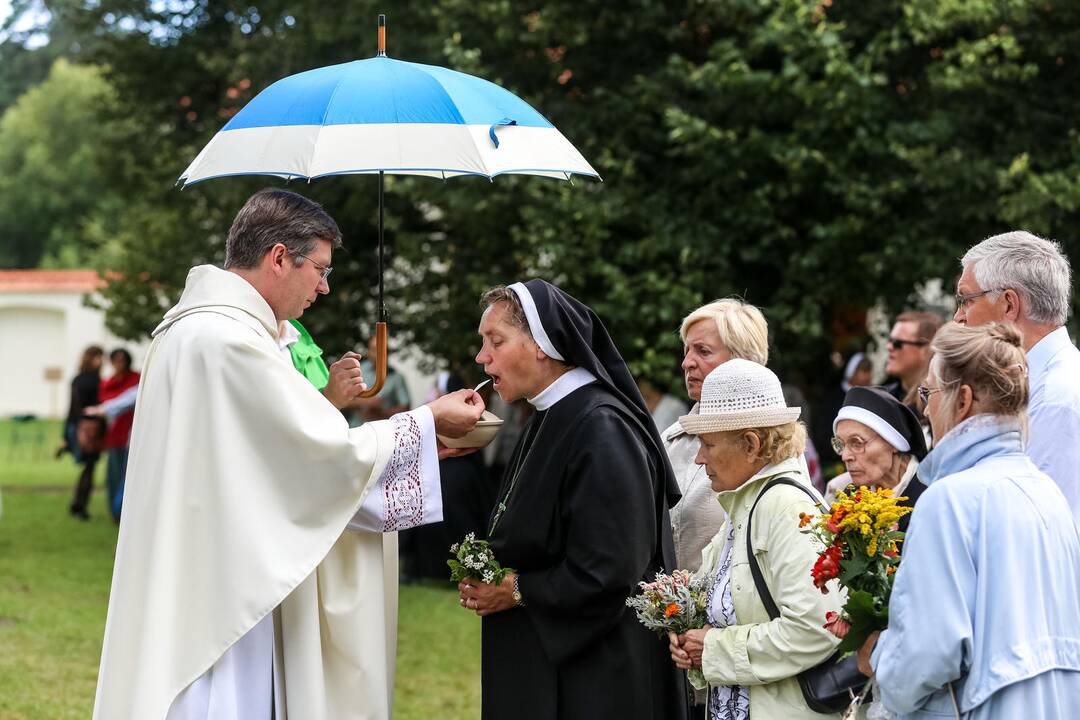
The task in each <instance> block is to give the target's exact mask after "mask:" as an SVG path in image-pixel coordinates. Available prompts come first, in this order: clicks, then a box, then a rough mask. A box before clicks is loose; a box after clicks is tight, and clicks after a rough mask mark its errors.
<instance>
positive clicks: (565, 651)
mask: <svg viewBox="0 0 1080 720" xmlns="http://www.w3.org/2000/svg"><path fill="white" fill-rule="evenodd" d="M527 287H528V288H529V290H530V291H531V292H532V295H533V297H534V299H535V302H536V305H537V309H538V310H539V315H540V318H541V321H542V323H543V324H544V326H545V328H546V330H547V334H548V336H549V337H550V338H551V342H552V343H553V345H554V346H555V347H556V348H557V350H558V352H559V353H561V354H562V355H563V356H564V358H565V359H566V361H567V363H569V364H571V365H574V366H576V367H582V368H584V369H586V370H589V371H590V372H591V373H592V374H593V375H594V376H595V377H596V378H597V381H596V382H592V383H590V384H588V385H585V386H583V387H579V388H578V389H576V390H574V391H573V392H571V393H570V394H568V395H567V396H566V397H564V398H562V399H561V400H559V401H558V402H556V403H555V404H554V405H553V406H552V407H551V408H549V409H547V410H542V411H541V410H538V411H537V412H536V413H535V414H534V415H533V417H532V418H531V419H530V420H529V423H528V424H527V426H526V428H525V430H524V432H523V433H522V437H521V440H520V441H519V442H518V444H517V447H516V448H515V451H514V456H513V458H512V460H511V462H510V464H509V466H508V467H507V470H506V475H505V476H504V478H503V482H502V487H501V488H500V491H499V493H498V496H497V499H498V500H499V501H503V502H505V509H504V510H502V512H501V513H500V510H499V507H498V506H497V507H496V510H495V511H494V512H493V515H492V518H493V520H495V518H496V517H497V521H496V522H495V524H494V529H493V530H492V531H491V533H490V536H489V539H490V542H491V546H492V549H493V551H494V553H495V557H496V558H497V559H498V560H499V562H500V563H501V564H502V565H503V566H507V567H512V568H514V569H516V570H517V572H518V575H519V588H520V590H521V594H522V596H523V599H524V603H525V604H524V606H523V607H514V608H511V609H510V610H507V611H503V612H499V613H495V614H493V615H489V616H487V617H485V618H484V620H483V641H482V643H483V670H482V680H483V720H578V719H580V720H604V719H607V718H611V719H612V720H616V719H617V720H669V719H670V720H682V719H683V718H685V717H686V685H685V676H684V674H683V673H682V672H681V671H679V670H678V669H677V668H675V666H674V664H673V663H672V662H671V657H670V654H669V651H668V644H667V640H666V639H664V638H660V637H659V636H657V635H656V634H655V633H651V632H649V631H647V630H645V628H643V627H642V626H641V625H640V624H639V623H638V622H637V619H636V617H635V616H634V613H633V611H632V610H630V609H629V608H627V607H626V604H625V602H626V598H627V597H628V596H630V595H632V594H634V593H635V592H637V591H638V587H637V583H638V582H640V581H642V580H652V578H653V575H654V574H655V573H656V572H658V571H660V570H667V571H670V570H673V569H675V568H674V554H673V552H672V541H671V522H670V519H669V515H668V508H669V503H670V501H671V497H672V495H674V496H675V497H677V490H674V488H676V487H677V486H676V485H675V483H674V477H673V474H672V472H671V468H670V465H669V463H668V461H667V456H666V454H665V453H664V452H663V449H662V446H661V444H660V441H659V437H658V434H657V432H656V430H655V429H654V428H653V426H652V424H651V423H648V424H646V422H643V420H642V418H646V419H647V418H648V414H647V412H648V411H647V410H646V409H645V406H644V402H643V401H642V400H641V396H640V394H639V393H638V392H637V389H636V387H635V386H634V385H633V381H632V379H631V378H630V374H629V372H628V371H627V370H626V366H625V364H623V362H622V358H621V357H619V355H618V352H617V351H616V350H615V347H614V345H613V344H612V343H611V341H610V339H609V338H608V336H607V332H606V330H604V328H603V326H602V325H601V324H600V321H599V319H598V318H596V316H595V315H594V314H592V311H591V310H589V309H588V308H587V307H585V306H584V305H581V304H580V303H578V302H577V301H576V300H574V299H573V298H570V297H569V296H568V295H565V293H562V291H560V290H558V289H557V288H554V287H553V286H551V285H548V284H547V283H545V282H543V281H538V280H533V281H530V282H529V283H528V284H527ZM571 336H572V337H571ZM515 478H516V479H515Z"/></svg>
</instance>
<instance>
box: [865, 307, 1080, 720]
mask: <svg viewBox="0 0 1080 720" xmlns="http://www.w3.org/2000/svg"><path fill="white" fill-rule="evenodd" d="M933 349H934V351H935V352H936V355H935V356H934V359H933V360H932V361H931V363H930V373H929V375H928V376H927V379H926V381H925V385H923V386H922V387H920V388H919V393H920V395H922V398H923V401H924V402H926V403H927V407H926V414H927V416H928V417H929V418H930V425H931V427H932V429H933V432H934V449H933V450H932V451H931V452H930V454H929V455H927V456H926V459H925V460H924V461H923V462H922V464H921V465H920V466H919V476H920V478H921V479H922V480H923V482H925V483H926V484H927V485H928V486H929V487H928V488H927V490H926V491H925V492H924V493H923V494H922V497H921V498H920V500H919V505H918V507H917V508H916V510H915V513H914V515H913V517H912V520H911V526H910V528H909V531H908V535H907V538H906V540H905V542H904V562H902V563H901V564H900V570H899V571H898V572H897V575H896V585H895V587H894V588H893V594H892V600H891V603H890V608H889V627H888V629H886V630H885V631H884V632H883V633H881V635H880V637H874V636H872V637H871V638H870V639H869V640H868V641H867V642H866V644H865V645H864V646H863V649H862V650H861V651H860V653H859V660H860V667H861V668H862V669H863V671H864V672H866V673H867V674H869V673H871V672H874V673H875V674H876V677H877V681H878V686H879V688H880V696H881V700H882V702H883V704H884V705H885V707H886V708H887V709H889V710H891V711H892V712H894V713H896V714H897V715H898V716H900V717H901V718H931V717H961V716H962V717H964V718H968V720H983V719H984V718H985V719H987V720H989V719H990V718H1039V719H1040V720H1053V719H1054V718H1061V719H1064V718H1074V717H1076V704H1077V699H1080V627H1078V625H1077V618H1080V541H1078V539H1077V531H1076V527H1075V525H1074V524H1073V519H1072V515H1071V513H1070V512H1069V505H1068V503H1067V502H1066V501H1065V497H1064V495H1063V494H1062V493H1061V490H1060V489H1059V488H1058V486H1057V485H1056V484H1055V483H1054V482H1053V481H1052V480H1051V479H1050V478H1049V477H1047V476H1046V475H1045V474H1044V473H1042V472H1041V471H1039V470H1038V469H1037V468H1036V467H1035V465H1034V464H1033V463H1032V461H1031V459H1030V458H1029V457H1028V456H1027V455H1026V454H1025V451H1024V438H1023V436H1024V425H1025V421H1026V418H1025V412H1026V408H1027V403H1028V379H1027V364H1026V362H1025V358H1024V351H1023V346H1022V344H1021V337H1020V333H1019V332H1018V331H1017V330H1016V329H1015V328H1014V327H1012V326H1011V325H993V324H991V325H989V326H983V327H974V328H973V327H964V326H962V325H957V324H956V323H950V324H948V325H946V326H945V327H944V328H942V329H941V330H940V331H939V332H938V334H937V336H935V338H934V342H933ZM1072 441H1073V442H1077V441H1080V438H1073V439H1072ZM875 643H876V644H875Z"/></svg>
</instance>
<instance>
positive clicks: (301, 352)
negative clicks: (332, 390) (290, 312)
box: [289, 320, 330, 390]
mask: <svg viewBox="0 0 1080 720" xmlns="http://www.w3.org/2000/svg"><path fill="white" fill-rule="evenodd" d="M289 323H290V324H292V326H293V327H294V328H296V330H297V332H299V333H300V339H299V340H297V341H296V342H294V343H293V344H292V345H290V346H289V354H290V355H292V361H293V367H295V368H296V369H297V370H299V371H300V374H301V375H303V376H304V377H306V378H307V379H308V380H309V381H310V382H311V384H312V385H314V386H315V389H316V390H322V389H323V388H324V387H326V384H327V383H328V382H330V370H329V368H327V367H326V363H325V362H323V359H322V348H320V347H319V346H318V345H316V344H315V341H314V340H312V339H311V333H309V332H308V331H307V328H305V327H304V326H303V325H301V324H300V321H299V320H290V321H289Z"/></svg>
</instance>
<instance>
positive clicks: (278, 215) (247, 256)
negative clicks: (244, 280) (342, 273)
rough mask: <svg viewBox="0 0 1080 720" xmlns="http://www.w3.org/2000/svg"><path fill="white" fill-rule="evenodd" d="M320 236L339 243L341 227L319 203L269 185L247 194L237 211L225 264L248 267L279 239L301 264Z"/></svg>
mask: <svg viewBox="0 0 1080 720" xmlns="http://www.w3.org/2000/svg"><path fill="white" fill-rule="evenodd" d="M319 240H326V241H328V242H329V243H330V244H331V245H333V247H334V248H335V249H336V248H339V247H341V230H340V229H339V228H338V225H337V223H336V222H334V219H333V218H332V217H330V215H329V214H328V213H327V212H326V211H325V210H323V208H322V205H320V204H319V203H317V202H315V201H314V200H309V199H307V198H306V197H304V196H303V195H298V194H296V193H294V192H291V191H289V190H279V189H277V188H268V189H266V190H260V191H259V192H257V193H255V194H254V195H252V196H251V197H250V198H248V201H247V202H246V203H244V207H242V208H240V212H238V213H236V218H235V219H234V220H233V224H232V227H230V228H229V239H228V240H227V241H226V243H225V267H226V268H239V269H241V270H249V269H251V268H254V267H257V266H258V265H259V263H260V262H262V259H263V256H264V255H266V253H267V252H269V251H270V248H272V247H274V246H275V245H277V244H278V243H281V244H282V245H284V246H285V249H286V250H288V252H289V254H290V255H292V256H293V258H294V260H293V261H294V262H295V263H296V264H297V265H300V264H301V263H303V262H304V259H303V258H302V257H300V255H307V254H308V253H310V252H311V251H312V250H314V249H315V243H316V242H318V241H319Z"/></svg>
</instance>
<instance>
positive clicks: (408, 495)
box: [383, 413, 424, 532]
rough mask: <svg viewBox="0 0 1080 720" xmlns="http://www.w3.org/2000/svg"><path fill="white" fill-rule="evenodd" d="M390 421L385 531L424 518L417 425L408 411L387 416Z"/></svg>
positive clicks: (403, 526)
mask: <svg viewBox="0 0 1080 720" xmlns="http://www.w3.org/2000/svg"><path fill="white" fill-rule="evenodd" d="M390 422H391V423H392V424H393V427H394V453H393V454H392V455H391V456H390V460H389V462H387V464H386V470H385V471H384V482H383V497H384V499H385V500H386V521H385V523H384V525H383V531H384V532H392V531H394V530H403V529H405V528H410V527H416V526H417V525H420V524H421V523H422V522H423V520H424V483H423V480H422V478H421V471H420V459H421V454H420V452H421V447H422V443H421V434H420V425H419V423H417V421H416V418H414V417H413V416H412V415H410V414H408V413H398V414H397V415H394V416H393V417H392V418H390Z"/></svg>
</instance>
